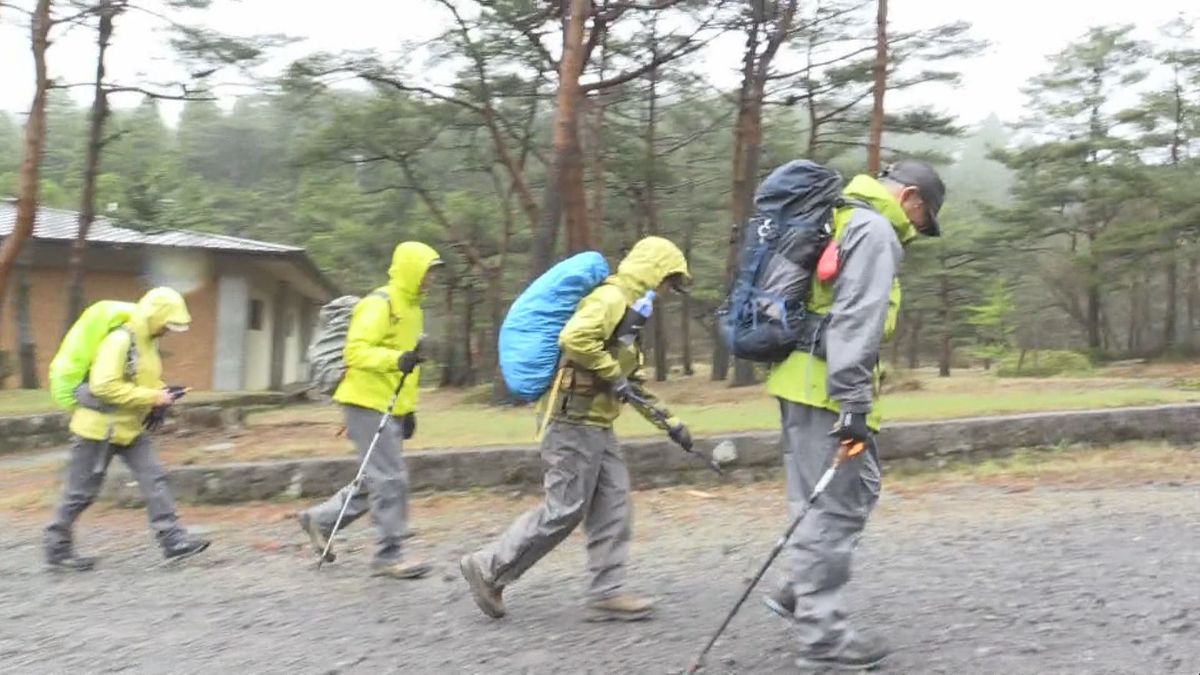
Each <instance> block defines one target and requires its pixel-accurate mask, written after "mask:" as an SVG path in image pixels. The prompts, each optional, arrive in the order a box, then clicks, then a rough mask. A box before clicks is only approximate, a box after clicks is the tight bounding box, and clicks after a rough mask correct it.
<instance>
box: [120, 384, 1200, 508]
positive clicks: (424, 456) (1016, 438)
mask: <svg viewBox="0 0 1200 675" xmlns="http://www.w3.org/2000/svg"><path fill="white" fill-rule="evenodd" d="M1154 440H1160V441H1168V442H1171V443H1175V444H1191V443H1196V442H1198V441H1200V403H1196V404H1182V405H1164V406H1153V407H1142V408H1114V409H1110V410H1089V411H1081V412H1059V413H1036V414H1023V415H1010V416H1003V417H976V418H967V419H957V420H950V421H941V422H906V423H900V424H894V425H892V426H889V427H887V428H886V429H884V431H883V432H882V433H881V434H880V438H879V445H880V455H881V457H882V458H883V459H903V458H929V457H937V456H947V455H958V454H969V453H976V452H994V451H999V450H1007V449H1015V448H1029V447H1046V446H1054V445H1059V444H1066V443H1087V444H1092V445H1110V444H1113V443H1121V442H1126V441H1154ZM722 441H730V442H732V443H733V445H734V446H735V447H736V450H737V452H736V455H737V456H736V459H734V460H733V461H731V462H729V463H728V464H727V465H726V466H727V467H728V468H730V469H732V470H733V475H732V479H733V480H735V481H747V480H757V479H761V478H763V477H764V476H768V475H771V474H773V473H774V472H775V471H776V470H777V469H778V466H779V448H778V445H779V433H778V432H755V433H736V434H725V435H720V436H712V437H709V438H706V439H703V440H701V441H699V442H698V446H699V450H700V451H701V452H703V453H705V454H708V453H710V452H712V450H713V448H714V447H715V446H716V445H717V444H718V443H720V442H722ZM623 448H624V452H625V458H626V462H627V463H628V465H629V471H630V474H631V475H632V477H633V480H634V485H635V487H637V488H647V487H656V486H662V485H671V484H678V483H684V482H713V481H715V480H716V478H715V477H714V476H712V474H711V473H709V472H707V470H706V469H705V468H704V464H703V463H702V462H700V460H699V459H697V458H695V457H692V456H690V455H688V454H686V453H684V452H682V451H681V450H679V449H678V448H677V447H675V446H674V445H673V444H671V443H670V442H669V441H666V440H644V441H632V442H629V443H625V444H623ZM406 459H407V461H408V468H409V479H410V484H411V488H412V489H413V490H414V491H424V490H467V489H472V488H506V489H523V490H533V489H537V488H538V487H539V486H540V484H541V480H542V475H541V461H540V459H539V455H538V451H537V449H536V448H531V447H525V448H486V449H447V450H426V451H417V452H411V453H407V454H406ZM357 467H358V464H357V461H356V460H355V459H354V458H353V457H337V458H316V459H300V460H292V461H279V462H256V463H242V464H225V465H209V466H184V467H175V468H172V469H170V470H169V472H168V476H169V480H170V483H171V487H172V490H173V491H174V494H175V496H176V498H177V499H178V500H180V501H182V502H189V503H199V504H229V503H236V502H244V501H257V500H272V499H297V498H306V499H310V498H316V497H324V496H327V495H330V494H333V493H334V492H335V491H337V490H338V489H339V488H341V487H342V486H344V485H346V484H347V483H349V482H350V480H351V479H353V477H354V473H355V471H356V470H357ZM101 498H103V499H108V500H113V501H115V502H116V503H117V504H119V505H122V506H138V505H140V503H141V496H140V494H139V491H138V488H137V485H136V484H135V483H132V482H131V481H130V479H129V474H128V473H125V472H124V471H123V469H116V468H115V467H114V470H113V472H112V474H111V475H110V477H109V480H108V481H106V485H105V487H104V490H103V492H102V493H101Z"/></svg>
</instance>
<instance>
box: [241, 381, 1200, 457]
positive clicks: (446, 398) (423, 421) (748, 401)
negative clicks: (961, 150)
mask: <svg viewBox="0 0 1200 675" xmlns="http://www.w3.org/2000/svg"><path fill="white" fill-rule="evenodd" d="M694 387H711V388H712V389H711V390H710V391H709V392H708V395H709V396H711V397H712V398H717V399H722V400H715V401H713V402H711V403H710V402H703V403H690V402H685V403H680V404H678V405H671V410H672V412H674V413H675V414H676V415H678V416H679V417H680V418H681V419H683V420H684V421H685V422H686V423H687V424H688V426H689V427H691V429H692V431H693V433H696V434H700V435H703V434H716V433H726V432H735V431H754V430H768V429H774V428H777V427H778V425H779V406H778V403H777V402H776V401H775V400H774V399H771V398H770V397H768V396H767V395H766V394H765V392H764V391H763V389H762V388H761V387H750V388H745V389H738V390H729V389H725V388H717V387H712V385H711V384H709V383H707V382H699V381H695V380H693V381H692V382H690V383H680V382H676V383H671V384H670V385H667V386H666V387H664V388H663V389H664V391H663V395H662V398H663V400H664V401H666V402H668V404H669V403H670V401H671V400H672V398H673V397H672V394H675V395H676V396H675V398H676V400H679V399H683V400H685V401H687V400H689V399H691V400H694V399H695V398H697V397H699V398H702V399H703V398H705V396H704V395H699V394H696V393H695V391H692V388H694ZM934 387H939V388H943V387H949V388H948V389H944V390H938V389H934ZM930 389H931V390H929V391H913V392H898V393H892V394H888V395H885V396H884V397H883V399H882V400H881V402H880V406H881V408H882V411H883V414H884V419H885V422H887V421H891V422H900V421H912V420H935V419H950V418H961V417H973V416H980V415H999V414H1011V413H1019V412H1037V411H1051V410H1082V409H1089V408H1112V407H1124V406H1138V405H1153V404H1162V403H1174V402H1181V401H1196V400H1200V392H1198V391H1185V390H1177V389H1172V388H1168V387H1154V386H1149V385H1147V384H1145V383H1139V382H1136V381H1135V382H1126V383H1120V382H1117V383H1111V384H1110V383H1105V382H1092V381H1090V380H1088V381H1084V382H1081V381H1079V380H1041V381H1031V380H1022V381H1020V382H1018V383H1015V384H1014V383H1012V382H1001V381H996V380H994V379H991V378H987V379H983V378H980V379H978V380H967V379H966V378H964V379H962V380H959V381H957V382H953V383H950V384H949V385H944V384H931V385H930ZM464 398H465V399H467V400H471V399H472V398H473V394H471V393H467V394H465V395H464V394H458V395H453V394H450V393H447V392H436V393H434V392H425V393H422V405H421V409H420V413H419V414H418V420H419V423H418V432H417V437H416V438H414V439H413V442H411V443H410V444H409V447H412V448H428V447H470V446H479V445H529V444H530V443H532V442H533V440H534V423H535V415H534V412H533V408H532V407H527V408H516V409H513V408H491V407H488V406H485V405H480V404H476V403H463V402H462V400H463V399H464ZM294 423H307V424H310V425H311V424H318V425H321V424H325V425H331V426H332V425H337V424H339V423H340V416H339V413H338V411H337V409H336V407H334V406H325V407H316V406H309V407H304V408H294V409H282V410H273V411H267V412H263V413H260V414H257V415H253V416H251V418H250V424H251V427H252V428H255V427H263V426H276V425H289V424H294ZM616 430H617V433H618V435H620V436H622V437H624V438H637V437H645V436H652V435H655V434H657V433H659V432H658V431H657V430H656V429H655V428H654V427H653V426H652V425H651V424H650V423H649V422H646V421H645V420H643V419H642V418H641V417H640V416H639V415H638V414H637V413H635V412H634V411H633V410H632V409H630V408H626V410H625V412H624V414H622V416H621V417H620V418H619V419H618V420H617V424H616ZM315 433H316V434H317V435H320V436H321V441H320V442H321V443H322V444H326V443H328V437H327V435H326V434H322V433H321V432H315ZM310 438H311V436H310ZM303 444H304V441H303V440H299V442H298V443H294V444H293V446H294V447H295V446H298V445H303Z"/></svg>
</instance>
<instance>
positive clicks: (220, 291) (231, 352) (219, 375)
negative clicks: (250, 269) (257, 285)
mask: <svg viewBox="0 0 1200 675" xmlns="http://www.w3.org/2000/svg"><path fill="white" fill-rule="evenodd" d="M249 298H250V282H249V279H247V278H246V277H245V276H244V275H240V274H231V273H222V274H221V275H220V277H219V278H218V280H217V318H216V331H215V333H214V335H213V344H214V345H215V353H216V360H215V362H214V364H213V379H212V388H213V389H214V390H216V391H244V390H245V389H246V384H245V369H244V368H243V367H242V366H243V364H244V363H245V358H246V325H247V322H248V321H249V311H250V309H249Z"/></svg>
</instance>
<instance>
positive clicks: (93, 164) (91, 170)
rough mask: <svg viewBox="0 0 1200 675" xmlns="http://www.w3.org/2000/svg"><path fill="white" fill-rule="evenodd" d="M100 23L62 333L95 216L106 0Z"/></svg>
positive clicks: (77, 307) (74, 303)
mask: <svg viewBox="0 0 1200 675" xmlns="http://www.w3.org/2000/svg"><path fill="white" fill-rule="evenodd" d="M99 15H100V25H99V30H98V32H97V38H96V45H97V48H98V50H97V53H96V81H95V84H94V89H93V93H92V114H91V125H90V126H89V127H88V144H87V157H86V158H85V160H84V167H83V194H82V196H81V197H80V204H79V229H78V230H77V231H76V234H75V241H74V243H73V244H72V245H71V256H70V258H69V259H68V260H67V316H66V321H65V322H64V324H63V334H66V332H67V331H68V330H70V328H71V324H73V323H75V319H77V318H79V314H80V313H81V312H83V268H84V254H85V252H86V251H87V237H88V231H89V230H91V227H92V222H94V221H95V220H96V178H97V176H99V175H100V153H101V151H102V150H103V149H104V125H105V122H106V121H107V120H108V91H107V90H106V89H105V88H104V57H105V54H106V53H107V52H108V43H109V40H110V39H111V38H112V33H113V19H114V17H115V16H116V11H115V10H114V9H113V6H112V2H111V1H110V0H103V2H101V4H100V10H99Z"/></svg>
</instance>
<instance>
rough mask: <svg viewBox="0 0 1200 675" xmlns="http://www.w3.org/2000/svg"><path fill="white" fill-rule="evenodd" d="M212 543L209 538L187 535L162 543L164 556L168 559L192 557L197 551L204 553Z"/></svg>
mask: <svg viewBox="0 0 1200 675" xmlns="http://www.w3.org/2000/svg"><path fill="white" fill-rule="evenodd" d="M211 543H212V542H210V541H209V540H207V539H196V538H193V537H187V536H183V537H177V538H175V539H171V540H170V541H168V542H166V543H164V544H163V545H162V549H163V557H164V558H166V559H167V560H183V559H184V558H190V557H192V556H194V555H196V554H197V553H203V552H204V551H205V550H206V549H208V546H209V544H211Z"/></svg>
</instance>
